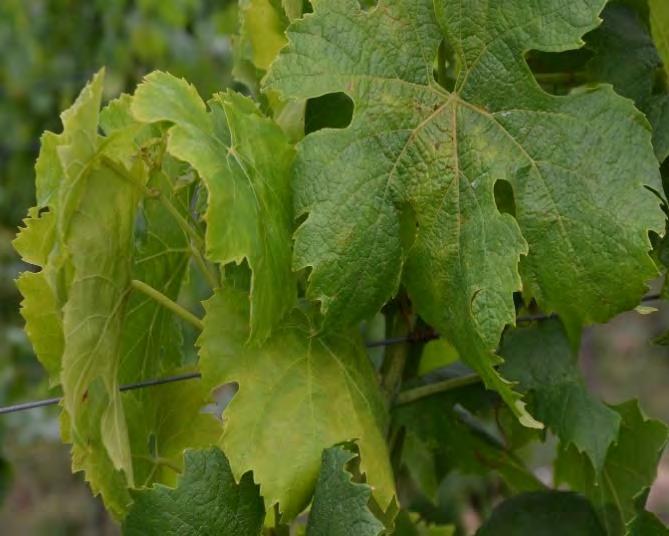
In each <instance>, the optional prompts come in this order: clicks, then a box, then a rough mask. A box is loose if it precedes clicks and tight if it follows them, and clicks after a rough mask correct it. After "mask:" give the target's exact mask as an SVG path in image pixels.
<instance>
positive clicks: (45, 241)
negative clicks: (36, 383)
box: [13, 207, 65, 386]
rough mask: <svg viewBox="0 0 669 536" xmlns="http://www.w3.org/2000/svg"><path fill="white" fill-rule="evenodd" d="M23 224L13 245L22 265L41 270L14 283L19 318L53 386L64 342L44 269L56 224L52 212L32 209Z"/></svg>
mask: <svg viewBox="0 0 669 536" xmlns="http://www.w3.org/2000/svg"><path fill="white" fill-rule="evenodd" d="M24 223H25V227H23V228H22V229H21V230H20V232H19V234H18V236H17V237H16V239H15V240H14V242H13V246H14V248H15V249H16V251H18V253H19V254H20V255H21V257H22V258H23V260H24V261H25V262H28V263H30V264H33V265H35V266H38V267H39V268H41V271H39V272H24V273H23V274H21V276H20V277H19V278H18V280H17V281H16V285H17V287H18V289H19V291H20V292H21V295H22V296H23V301H22V302H21V315H22V316H23V318H24V319H25V321H26V325H25V331H26V334H27V335H28V338H29V339H30V341H31V343H32V345H33V348H34V350H35V354H36V355H37V358H38V359H39V361H40V363H42V365H43V366H44V368H45V369H46V370H47V372H48V374H49V383H50V384H51V385H52V386H55V385H57V384H58V383H59V375H60V366H61V357H62V355H63V348H64V346H65V341H64V339H63V323H62V317H61V313H60V304H59V300H58V298H57V296H56V294H55V291H54V288H53V286H52V285H51V284H50V282H49V274H48V273H47V272H46V271H45V268H46V267H47V263H48V258H49V255H50V253H51V250H52V249H53V245H54V239H55V230H56V227H55V226H56V221H55V218H54V214H53V212H44V213H43V214H41V215H40V214H39V210H38V209H37V207H34V208H32V209H30V211H29V213H28V217H27V218H26V219H25V220H24Z"/></svg>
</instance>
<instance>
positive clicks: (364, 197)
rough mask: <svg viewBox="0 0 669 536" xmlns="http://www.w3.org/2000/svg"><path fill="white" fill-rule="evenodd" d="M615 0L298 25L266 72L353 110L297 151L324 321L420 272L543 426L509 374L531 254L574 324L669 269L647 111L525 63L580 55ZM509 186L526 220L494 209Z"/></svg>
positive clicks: (422, 285) (463, 343) (406, 11)
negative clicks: (443, 68)
mask: <svg viewBox="0 0 669 536" xmlns="http://www.w3.org/2000/svg"><path fill="white" fill-rule="evenodd" d="M604 3H605V2H604V0H579V1H578V2H572V3H570V4H569V6H568V8H565V5H564V3H563V2H561V1H559V0H549V1H546V2H540V3H531V4H528V3H527V2H526V1H524V0H510V1H508V2H503V3H499V2H484V1H482V0H467V1H466V2H464V3H463V2H455V1H454V0H439V1H437V2H434V3H433V2H432V1H429V0H419V1H415V0H398V1H393V2H389V1H384V0H381V1H380V2H379V3H378V4H377V6H376V7H374V8H372V9H371V10H369V11H364V10H362V9H361V8H360V6H359V5H358V3H357V2H356V1H355V0H321V1H319V2H317V3H316V4H315V6H314V14H313V15H309V16H305V17H304V18H303V19H301V20H298V21H295V22H294V23H293V24H292V25H291V26H290V27H289V30H288V33H287V35H288V40H289V45H288V46H287V47H286V48H284V49H283V50H282V52H281V54H280V55H279V58H278V59H277V60H276V61H275V62H274V63H273V64H272V67H271V69H270V72H269V75H268V77H267V79H266V87H267V88H268V89H270V90H276V91H279V92H280V94H281V95H282V97H283V98H293V99H304V98H311V97H318V96H320V95H324V94H327V93H336V92H344V93H346V94H347V95H349V96H350V97H351V99H352V100H353V102H354V104H355V112H354V115H353V121H352V123H351V125H350V126H349V127H348V128H346V129H344V130H336V131H333V130H321V131H319V132H316V133H314V134H311V135H310V136H307V137H306V138H305V140H304V141H303V142H302V143H301V144H300V146H299V151H298V158H297V161H296V178H295V197H296V207H297V212H298V215H301V214H308V217H307V218H306V221H305V222H304V223H303V224H302V225H301V227H300V228H299V229H298V231H297V233H296V243H295V253H294V257H295V258H294V264H295V267H296V268H303V267H307V266H310V267H312V268H313V269H312V272H311V276H310V285H309V296H310V297H311V298H313V299H316V300H319V301H320V302H321V303H322V310H323V312H324V313H325V316H326V322H327V323H353V322H356V321H358V320H360V319H363V318H367V317H369V316H371V315H372V314H373V313H374V312H375V311H377V310H378V309H379V308H380V307H381V306H382V305H383V304H384V303H385V302H386V301H387V300H388V299H389V298H390V297H392V296H393V295H394V294H395V292H396V291H397V288H398V285H399V282H400V276H401V274H402V270H404V279H405V281H406V284H407V287H408V290H409V293H410V295H411V297H412V299H413V301H414V303H415V304H416V306H417V310H418V312H419V313H420V314H421V315H422V316H423V317H424V318H425V319H426V320H428V321H429V322H430V323H431V324H432V325H434V326H436V327H437V328H438V329H439V330H440V332H442V333H444V334H445V335H446V336H447V338H448V339H449V340H451V341H452V342H453V343H454V344H455V345H456V347H457V348H458V350H459V352H460V354H461V355H462V356H463V358H464V359H467V360H468V362H469V364H470V365H471V366H472V367H474V368H475V369H476V370H477V372H479V373H480V374H481V376H482V377H483V378H484V381H485V383H486V385H487V386H488V387H489V388H494V389H496V390H498V391H499V392H500V394H501V395H502V397H503V398H504V399H505V400H506V401H507V403H508V404H509V405H510V406H511V407H512V408H514V409H515V410H516V413H517V414H518V415H519V416H520V417H521V418H522V419H523V420H524V422H525V423H526V424H528V425H533V426H537V423H536V422H534V421H533V420H531V418H530V416H529V415H528V414H527V412H526V411H525V410H524V409H523V407H522V403H521V402H520V400H519V396H518V395H517V394H515V393H513V391H512V390H511V388H510V386H509V385H507V384H506V383H505V382H504V381H503V380H502V379H501V378H500V377H499V376H498V375H497V373H496V372H495V371H494V370H493V366H494V365H495V364H498V363H499V359H497V358H495V357H494V356H492V351H493V349H494V348H495V347H496V345H497V343H498V341H499V337H500V334H501V332H502V329H503V327H504V325H505V324H510V323H513V322H514V307H513V301H512V293H513V291H515V290H519V289H520V288H521V281H520V277H519V274H518V263H519V260H520V256H521V255H525V254H527V256H526V257H523V259H522V260H520V269H521V273H522V275H523V281H524V290H525V292H526V294H527V295H528V296H533V297H535V298H536V299H537V300H538V301H539V303H540V304H541V305H542V307H543V308H544V309H546V310H547V311H557V312H559V313H560V314H561V315H562V317H563V318H564V319H565V321H566V323H567V324H568V325H569V327H570V329H571V328H575V327H576V326H578V325H580V324H582V323H590V322H596V321H604V320H606V319H608V318H610V317H611V316H612V315H614V314H616V313H618V312H620V311H621V310H626V309H629V308H631V307H633V306H634V305H636V304H637V303H638V301H639V299H640V297H641V296H642V295H643V293H644V292H645V289H646V286H645V281H647V280H648V279H650V278H652V277H653V276H654V275H655V274H656V268H655V266H654V264H653V262H652V260H651V259H650V256H649V255H648V250H649V249H650V244H649V241H648V237H647V233H648V230H649V229H654V230H658V231H660V230H661V229H662V223H663V222H662V214H661V211H660V210H659V206H658V201H657V200H656V199H655V198H654V196H653V195H652V194H651V193H650V192H648V191H647V190H645V189H644V188H643V184H644V183H646V184H648V185H650V186H653V187H654V188H656V189H658V188H659V174H658V170H657V164H656V161H655V158H654V157H653V153H652V147H651V143H650V133H649V132H648V127H647V124H646V123H645V120H644V119H643V117H642V116H641V114H640V113H639V112H638V111H636V110H635V109H634V107H633V106H632V104H631V103H630V102H629V101H627V100H625V99H621V98H620V97H618V96H616V95H615V93H614V92H613V91H612V90H611V89H610V88H607V87H602V88H596V89H593V90H589V91H584V92H582V93H579V94H574V95H570V96H568V97H555V96H551V95H548V94H547V93H545V92H543V91H542V90H541V89H540V87H539V86H538V85H537V84H536V82H535V80H534V79H533V77H532V74H531V72H530V70H529V68H528V67H527V65H526V63H525V61H524V57H523V56H524V53H525V51H527V50H529V49H539V50H545V51H554V52H555V51H561V50H567V49H571V48H576V47H578V46H579V45H580V44H582V41H581V36H582V35H583V34H584V33H585V32H586V31H587V30H588V29H591V28H593V27H595V26H596V25H597V24H598V14H599V12H600V11H601V9H602V7H603V5H604ZM435 8H436V12H437V16H435ZM444 38H446V39H447V40H448V43H449V45H450V46H451V48H452V49H453V50H454V51H455V55H456V59H457V65H458V67H459V71H458V80H457V83H456V86H455V90H454V92H450V93H449V92H447V91H446V90H444V89H442V88H441V87H440V86H438V85H437V83H436V82H435V81H434V78H433V72H432V71H433V60H434V58H435V56H436V52H437V48H438V46H439V44H440V43H441V42H442V40H443V39H444ZM613 125H616V127H615V128H614V127H613ZM584 148H587V150H584ZM499 180H504V181H508V182H509V183H510V184H511V186H512V188H513V193H514V196H515V206H516V207H517V210H516V214H515V220H514V218H513V217H512V216H511V215H509V214H500V213H499V211H498V210H497V208H496V206H495V200H494V191H493V190H494V185H495V183H496V182H497V181H499ZM333 221H336V222H341V223H340V224H338V225H332V222H333ZM407 222H415V224H414V226H415V230H414V236H413V239H412V240H404V241H403V240H402V238H401V236H402V235H406V234H407V233H406V232H402V229H401V228H402V226H403V225H404V226H405V227H406V223H407ZM521 231H522V234H521ZM528 246H529V249H528ZM603 296H605V297H606V299H603Z"/></svg>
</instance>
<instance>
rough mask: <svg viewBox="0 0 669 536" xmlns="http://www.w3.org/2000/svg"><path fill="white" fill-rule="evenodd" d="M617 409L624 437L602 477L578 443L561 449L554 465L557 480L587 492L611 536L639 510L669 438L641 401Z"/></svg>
mask: <svg viewBox="0 0 669 536" xmlns="http://www.w3.org/2000/svg"><path fill="white" fill-rule="evenodd" d="M613 409H615V410H616V411H617V412H618V413H619V414H620V417H621V418H622V421H621V429H620V436H619V438H618V441H617V442H616V443H615V444H614V445H613V446H612V447H611V448H610V449H609V452H608V455H607V457H606V463H605V465H604V468H603V471H602V476H601V478H598V477H597V475H595V474H594V471H593V469H592V465H591V464H590V462H589V460H588V459H587V457H586V456H585V455H582V454H579V453H578V451H577V450H576V449H575V448H574V447H567V448H566V449H561V450H560V452H559V455H558V459H557V461H556V464H555V480H556V483H558V484H559V483H567V484H569V486H571V488H572V489H573V490H574V491H578V492H581V493H583V494H584V495H585V496H586V497H588V498H589V499H590V500H591V501H592V502H593V504H594V505H595V506H596V508H597V510H598V512H599V515H600V517H601V519H602V521H603V524H604V526H605V528H606V531H607V534H608V535H609V536H616V535H619V534H623V533H624V532H625V525H626V524H627V523H628V522H629V521H631V520H632V519H633V518H634V517H635V516H636V515H637V498H638V496H640V495H642V494H643V493H644V492H645V491H646V489H647V488H649V487H650V486H651V484H652V483H653V481H654V480H655V476H656V471H657V463H658V461H659V458H660V454H661V453H662V450H663V449H664V447H665V445H666V443H667V427H666V426H665V425H664V424H663V423H661V422H659V421H654V420H649V419H647V418H646V417H645V416H644V415H643V413H642V412H641V410H640V409H639V406H638V403H637V402H635V401H630V402H626V403H624V404H621V405H619V406H614V407H613ZM642 506H643V505H642Z"/></svg>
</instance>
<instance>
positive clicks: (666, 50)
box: [648, 0, 669, 77]
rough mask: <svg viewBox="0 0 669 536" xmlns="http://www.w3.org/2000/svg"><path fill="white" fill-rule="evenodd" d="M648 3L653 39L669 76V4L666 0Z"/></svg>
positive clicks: (655, 0) (649, 0) (653, 0)
mask: <svg viewBox="0 0 669 536" xmlns="http://www.w3.org/2000/svg"><path fill="white" fill-rule="evenodd" d="M648 5H649V7H650V28H651V31H652V33H653V40H654V41H655V46H656V47H657V51H658V52H659V54H660V57H661V58H662V63H663V64H664V69H665V71H666V73H667V76H668V77H669V4H668V3H667V2H665V1H664V0H648Z"/></svg>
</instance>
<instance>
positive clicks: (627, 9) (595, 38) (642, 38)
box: [586, 3, 669, 162]
mask: <svg viewBox="0 0 669 536" xmlns="http://www.w3.org/2000/svg"><path fill="white" fill-rule="evenodd" d="M641 7H644V6H636V7H634V6H632V5H624V4H618V3H613V4H609V5H608V6H607V8H606V10H605V11H604V13H603V19H604V22H603V24H602V26H601V27H599V28H598V29H597V30H595V31H593V32H590V33H589V34H588V35H587V37H586V42H587V46H588V48H589V49H591V50H592V51H593V52H594V56H593V58H592V59H591V60H590V61H589V62H588V64H587V68H588V71H589V74H590V77H591V78H593V79H594V80H597V81H600V82H608V83H610V84H613V87H614V88H615V90H616V91H617V92H618V93H620V94H621V95H623V96H624V97H628V98H630V99H633V100H634V101H635V103H636V105H637V107H638V108H639V109H640V110H641V111H643V112H644V113H645V114H646V116H647V118H648V120H649V121H650V123H651V125H652V127H653V146H654V147H655V154H656V156H657V158H658V160H659V161H660V162H663V161H664V160H665V159H666V158H667V157H668V156H669V96H668V95H666V94H665V93H662V94H654V86H655V85H656V78H657V77H656V74H657V69H658V68H659V67H660V66H661V61H660V57H659V55H658V52H657V50H656V48H655V45H654V44H653V39H652V38H651V36H650V33H649V29H648V24H647V18H648V9H647V8H648V6H647V5H646V6H645V9H643V10H642V9H640V8H641Z"/></svg>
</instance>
